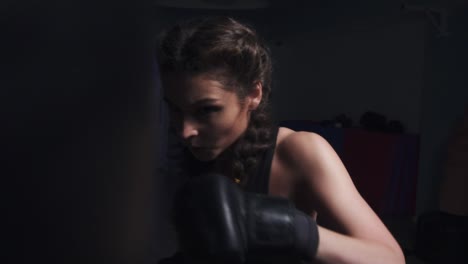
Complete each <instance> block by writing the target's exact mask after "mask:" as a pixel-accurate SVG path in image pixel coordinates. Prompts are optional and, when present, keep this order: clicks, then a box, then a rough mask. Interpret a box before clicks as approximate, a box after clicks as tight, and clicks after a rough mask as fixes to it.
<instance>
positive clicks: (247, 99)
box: [158, 17, 405, 264]
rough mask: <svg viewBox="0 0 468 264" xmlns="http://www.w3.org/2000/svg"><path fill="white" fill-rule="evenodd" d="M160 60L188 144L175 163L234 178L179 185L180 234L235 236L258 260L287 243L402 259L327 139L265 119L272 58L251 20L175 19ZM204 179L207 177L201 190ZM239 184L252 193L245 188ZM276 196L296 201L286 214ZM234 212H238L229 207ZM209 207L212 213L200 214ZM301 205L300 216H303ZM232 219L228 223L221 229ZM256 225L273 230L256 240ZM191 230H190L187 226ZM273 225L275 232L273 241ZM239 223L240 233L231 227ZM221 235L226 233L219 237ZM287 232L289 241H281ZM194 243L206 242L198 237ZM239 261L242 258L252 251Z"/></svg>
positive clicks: (300, 250) (344, 256)
mask: <svg viewBox="0 0 468 264" xmlns="http://www.w3.org/2000/svg"><path fill="white" fill-rule="evenodd" d="M158 61H159V67H160V71H161V76H162V84H163V88H164V92H165V100H166V101H167V103H168V106H169V108H170V120H171V125H172V128H173V129H174V131H176V132H177V135H178V136H179V138H180V139H181V142H182V144H183V145H184V147H185V150H186V153H185V154H186V155H185V157H184V160H185V163H184V164H183V165H182V169H184V170H185V171H186V173H187V174H190V175H192V176H193V177H194V178H197V176H198V175H203V174H207V173H210V174H211V175H212V176H211V178H224V179H229V182H231V183H232V185H235V186H234V187H232V186H230V185H229V184H228V183H224V182H221V183H219V182H218V183H214V184H213V183H209V182H198V183H196V184H195V185H194V186H196V188H198V190H199V192H198V193H202V194H201V195H206V196H205V197H202V198H200V196H198V197H196V194H194V193H197V191H195V192H193V188H192V189H191V190H192V191H189V192H188V193H190V195H193V196H192V197H191V196H190V195H188V194H187V192H186V196H185V199H186V200H185V203H186V204H188V203H189V202H190V203H191V202H193V203H195V204H196V206H195V207H193V206H192V207H190V206H189V208H188V207H185V209H183V210H181V211H182V213H180V212H179V216H180V215H181V214H182V215H183V218H185V219H186V221H187V222H190V223H191V224H190V225H188V226H189V227H188V228H187V226H185V227H183V226H181V225H178V226H179V227H181V228H180V229H179V232H180V233H181V237H182V239H188V240H191V241H189V242H187V241H185V242H186V243H185V244H191V245H189V246H188V248H190V247H191V246H192V248H197V246H200V245H202V244H204V243H205V245H208V246H206V250H207V251H210V252H213V251H216V250H217V249H213V247H221V246H220V245H222V244H223V243H227V242H224V241H230V243H231V242H232V241H234V242H232V243H231V244H229V245H227V246H226V247H228V248H229V247H230V248H233V247H236V246H232V244H236V243H237V242H236V241H238V240H242V241H243V242H242V243H241V244H242V245H241V246H239V247H238V248H236V250H237V251H236V250H234V251H235V252H241V253H242V254H243V255H244V254H245V255H246V256H248V255H249V253H250V252H261V253H259V254H257V255H260V257H259V258H258V259H262V258H263V257H264V259H265V260H266V259H268V255H269V254H270V255H274V254H275V253H276V252H282V250H281V249H282V247H285V248H286V247H287V248H288V250H285V252H286V251H288V252H289V253H291V252H292V255H296V256H300V257H299V259H300V261H306V262H309V263H312V262H313V263H360V264H362V263H404V262H405V259H404V256H403V254H402V250H401V249H400V247H399V245H398V243H397V242H396V241H395V239H394V238H393V237H392V235H391V234H390V232H389V231H388V230H387V228H386V227H385V225H384V224H383V223H382V222H381V220H380V219H379V218H378V216H377V215H376V214H375V213H374V212H373V211H372V209H371V208H370V207H369V206H368V204H367V203H366V202H365V201H364V200H363V198H362V197H361V196H360V194H359V192H358V190H356V188H355V186H354V184H353V182H352V180H351V178H350V176H349V174H348V172H347V170H346V168H345V167H344V165H343V163H342V162H341V160H340V159H339V157H338V156H337V154H336V153H335V151H334V150H333V148H332V147H331V146H330V145H329V144H328V143H327V141H326V140H324V139H323V138H322V137H321V136H319V135H317V134H315V133H310V132H296V131H293V130H291V129H288V128H285V127H276V126H273V125H272V123H271V122H270V119H269V103H270V102H269V99H270V93H271V73H272V63H271V58H270V55H269V51H268V48H267V47H266V46H265V45H264V43H263V42H262V41H261V39H260V38H259V37H258V36H257V34H256V33H255V31H254V30H253V29H252V28H250V27H248V26H246V25H244V24H241V23H239V22H238V21H236V20H234V19H232V18H226V17H216V18H207V19H198V20H191V21H186V22H183V23H180V24H178V25H176V26H174V27H172V28H170V29H169V30H167V31H166V32H165V33H164V34H163V35H162V37H161V40H160V43H159V46H158ZM213 176H214V177H213ZM200 178H203V177H200ZM205 178H206V177H205ZM205 186H211V187H206V188H208V189H206V190H203V188H205ZM210 188H211V189H210ZM236 188H238V189H239V190H241V191H239V190H237V189H236ZM235 189H236V190H235ZM195 190H197V189H195ZM217 190H221V191H222V192H225V193H227V195H225V196H223V195H222V194H220V191H217ZM244 192H245V193H249V194H252V193H254V194H258V195H257V196H255V195H254V196H255V197H254V198H252V199H251V198H245V197H247V196H245V195H246V194H244ZM187 195H188V196H187ZM209 195H212V196H209ZM210 197H211V198H210ZM233 197H234V198H233ZM239 197H240V198H239ZM248 197H251V196H248ZM275 198H281V199H284V200H287V201H289V202H290V203H291V204H294V206H295V208H296V209H295V211H294V210H293V211H291V210H290V209H287V210H286V211H287V212H286V213H284V214H283V212H284V210H283V209H284V208H289V207H288V206H286V207H285V206H284V204H281V202H278V201H279V200H275ZM258 199H260V200H261V201H267V202H266V204H268V206H266V207H267V208H266V209H265V208H260V207H261V206H260V207H259V206H258V204H259V203H257V202H256V201H258ZM246 201H248V202H246ZM252 201H255V202H252ZM271 201H272V202H271ZM197 202H198V203H197ZM208 203H211V205H206V204H208ZM239 204H240V205H239ZM245 204H248V205H245ZM252 204H255V206H254V207H252ZM260 204H265V203H263V202H262V203H260ZM205 205H206V206H205ZM187 206H188V205H187ZM249 206H250V207H249ZM247 207H248V208H250V209H252V210H253V211H255V212H249V210H250V209H248V208H247ZM264 207H265V206H264ZM276 207H278V208H279V209H276ZM197 208H198V209H197ZM216 208H221V209H219V211H220V212H222V213H220V214H223V216H222V217H219V218H218V216H217V215H218V214H211V213H210V210H212V211H213V210H218V209H216ZM233 208H234V209H233ZM246 208H247V209H246ZM203 210H205V211H204V212H201V213H200V212H199V211H203ZM288 210H289V211H288ZM226 212H227V213H226ZM263 212H266V213H263ZM236 213H239V214H241V215H242V217H237V216H236V217H232V215H235V214H236ZM206 215H210V216H211V215H216V217H210V218H207V219H208V220H207V219H204V220H200V221H198V220H197V219H199V218H200V217H202V218H203V217H204V216H205V217H206ZM226 215H228V216H226ZM253 215H255V216H253ZM259 215H260V216H259ZM272 215H273V217H271V216H272ZM304 215H307V219H305V220H300V219H302V218H301V217H302V216H304ZM247 216H248V217H247ZM275 216H277V217H276V218H275ZM252 217H253V218H255V221H257V222H258V223H261V226H257V227H256V228H257V229H256V230H252V228H251V225H250V224H246V223H242V221H244V220H245V221H247V220H248V219H252ZM262 217H263V218H262ZM213 218H216V219H213ZM259 218H262V219H260V220H259ZM273 218H274V219H273ZM239 219H241V220H239ZM275 219H277V220H278V219H281V220H278V221H279V222H278V221H277V222H275V221H276V220H275ZM284 219H286V220H284ZM291 219H292V220H291ZM283 220H284V221H285V222H288V223H285V222H284V221H283ZM182 221H184V220H182ZM204 221H205V222H206V221H213V222H210V223H209V224H206V223H205V222H204ZM222 221H224V222H225V223H218V222H222ZM233 221H234V222H235V224H232V223H233ZM236 221H238V222H236ZM249 221H250V220H249ZM282 221H283V222H282ZM301 221H302V222H301ZM272 222H275V223H272ZM204 223H205V224H204ZM179 224H180V218H179ZM219 225H221V226H222V227H219ZM241 225H242V226H243V227H242V228H238V226H241ZM291 225H293V227H291ZM176 226H177V224H176ZM233 226H235V228H237V229H235V231H233V232H227V235H226V233H223V232H224V231H223V230H225V228H226V227H227V229H230V228H233ZM285 226H286V228H284V230H289V231H286V232H291V233H292V234H291V235H289V234H287V235H286V238H284V239H282V238H281V236H283V235H284V234H282V233H281V232H282V231H278V230H283V229H281V228H282V227H285ZM259 228H263V229H262V230H263V231H261V232H264V233H266V234H265V237H268V239H270V240H271V241H269V242H268V243H269V244H268V243H266V244H265V243H263V244H262V245H261V246H259V244H261V243H260V242H258V241H253V240H255V239H253V238H252V234H251V233H249V232H257V231H258V229H259ZM189 229H192V230H189ZM193 230H195V231H193ZM196 230H202V231H200V232H199V233H196ZM190 232H195V233H196V234H197V236H196V238H195V237H194V236H192V237H190V235H186V234H187V233H190ZM261 232H260V233H261ZM278 232H280V233H281V234H279V237H280V238H279V240H282V241H273V240H274V239H275V238H274V237H275V236H276V235H278ZM205 233H207V234H210V235H204V234H205ZM221 233H222V234H221ZM239 233H246V235H242V236H240V237H237V238H232V237H229V236H236V234H239ZM218 235H219V236H220V237H221V236H228V237H221V238H220V239H217V238H216V236H218ZM246 237H247V238H248V239H245V238H246ZM288 239H290V240H291V239H292V240H291V241H293V242H292V243H293V244H294V245H287V243H288V242H285V241H286V240H288ZM194 240H197V241H194ZM207 241H208V242H207ZM294 241H295V242H294ZM297 241H301V242H297ZM270 242H271V243H270ZM281 243H285V244H284V245H283V244H281ZM182 244H184V241H182ZM197 244H198V245H197ZM270 244H271V245H272V246H271V247H269V245H270ZM280 244H281V245H280ZM236 245H237V244H236ZM226 247H225V248H226ZM259 247H261V248H262V249H263V250H260V251H259V250H258V248H259ZM200 248H201V250H200ZM256 249H257V250H256ZM197 250H198V251H203V250H204V249H203V246H200V247H198V248H197ZM188 251H190V250H188ZM221 251H222V250H221ZM224 252H226V251H224ZM199 253H200V252H199ZM201 253H203V252H201ZM262 255H263V256H262ZM302 256H303V257H302ZM172 260H174V258H172ZM241 261H247V262H248V261H249V257H244V256H243V257H242V258H241ZM255 262H256V263H258V262H257V261H255ZM284 263H292V262H290V261H289V262H288V261H287V260H286V262H284Z"/></svg>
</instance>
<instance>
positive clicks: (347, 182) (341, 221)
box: [165, 74, 405, 264]
mask: <svg viewBox="0 0 468 264" xmlns="http://www.w3.org/2000/svg"><path fill="white" fill-rule="evenodd" d="M165 86H166V87H168V89H167V93H166V94H167V96H166V100H167V101H168V103H169V105H170V108H171V118H172V119H173V120H174V121H175V123H174V125H175V126H176V128H178V131H179V133H180V136H181V138H182V139H183V141H184V143H185V144H186V145H187V146H188V147H189V149H190V150H191V151H192V153H193V154H194V156H195V157H196V158H198V159H200V160H204V161H206V160H213V159H215V158H216V157H219V156H221V155H223V151H224V150H225V149H226V148H228V147H229V146H230V145H231V144H232V143H233V142H234V141H235V140H236V139H237V138H238V137H239V136H240V135H242V133H243V132H244V131H245V129H246V128H247V124H248V120H249V116H250V112H251V111H253V110H255V108H256V107H257V106H258V104H259V103H260V101H261V98H262V87H261V84H257V85H256V86H255V89H254V91H253V92H252V93H251V94H249V95H247V97H246V98H245V99H243V100H239V98H238V97H237V95H236V94H235V93H233V92H230V91H228V90H226V89H225V87H224V86H223V85H222V84H221V83H220V82H218V81H216V80H214V79H212V78H210V76H209V75H207V74H201V75H197V76H185V77H180V76H178V78H175V76H173V78H169V80H167V81H166V82H165ZM180 95H184V96H180ZM206 99H210V100H206ZM276 143H277V147H276V149H275V153H274V156H273V161H272V168H271V173H270V182H269V195H272V196H281V197H286V198H288V199H291V200H292V201H294V203H295V204H296V206H297V208H298V209H300V210H301V211H303V212H305V213H307V214H309V215H310V216H311V217H313V218H315V219H316V220H317V222H318V224H319V237H320V243H319V247H318V251H317V255H316V259H315V260H314V263H360V264H363V263H405V258H404V255H403V253H402V250H401V248H400V246H399V245H398V243H397V242H396V240H395V239H394V238H393V236H392V235H391V233H390V232H389V231H388V229H387V228H386V227H385V225H384V224H383V223H382V222H381V220H380V219H379V217H378V216H377V215H376V214H375V213H374V212H373V210H372V209H371V208H370V207H369V205H368V204H367V203H366V202H365V201H364V199H363V198H362V197H361V195H360V194H359V192H358V191H357V189H356V187H355V186H354V184H353V182H352V180H351V177H350V176H349V174H348V172H347V170H346V168H345V167H344V165H343V163H342V162H341V160H340V158H339V157H338V155H337V154H336V152H335V151H334V150H333V148H332V147H331V146H330V144H329V143H328V142H327V141H326V140H325V139H323V138H322V137H321V136H319V135H318V134H315V133H310V132H296V131H293V130H291V129H288V128H284V127H281V128H280V129H279V132H278V137H277V142H276ZM197 146H202V147H205V149H197V148H196V147H197ZM222 167H223V166H222V164H221V165H220V168H222ZM221 172H222V171H221ZM226 173H228V172H226Z"/></svg>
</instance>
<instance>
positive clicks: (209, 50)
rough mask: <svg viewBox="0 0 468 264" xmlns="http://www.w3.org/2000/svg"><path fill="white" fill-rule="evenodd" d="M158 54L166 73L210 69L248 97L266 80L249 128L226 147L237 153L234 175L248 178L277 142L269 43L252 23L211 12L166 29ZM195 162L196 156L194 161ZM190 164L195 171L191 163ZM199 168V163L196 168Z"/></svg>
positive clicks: (241, 96)
mask: <svg viewBox="0 0 468 264" xmlns="http://www.w3.org/2000/svg"><path fill="white" fill-rule="evenodd" d="M157 58H158V63H159V70H160V72H161V76H162V79H164V76H165V75H166V74H168V73H183V74H189V75H192V74H193V75H195V74H200V73H209V74H212V75H213V76H215V78H216V79H217V80H218V81H220V82H221V83H223V85H224V87H226V89H228V90H230V91H233V92H235V93H236V94H237V95H238V97H239V99H244V98H245V96H246V95H247V94H249V92H251V91H252V89H254V87H255V84H256V83H258V82H260V83H261V84H262V89H263V90H262V93H263V97H262V101H261V103H260V105H259V106H258V108H257V109H255V110H254V111H252V112H251V115H250V120H249V124H248V127H247V130H246V131H245V133H244V134H243V135H242V136H241V137H240V138H239V139H238V140H237V141H236V142H235V143H234V144H233V146H231V147H230V148H229V150H228V151H232V153H233V154H234V155H233V156H234V160H233V162H232V163H231V164H232V168H231V169H232V171H233V176H234V177H235V178H237V179H239V180H240V181H241V183H246V181H247V179H248V176H249V175H252V174H253V173H255V170H256V169H257V165H258V157H259V156H258V155H259V154H261V153H262V152H263V151H264V150H265V149H266V148H268V147H269V146H270V144H272V143H273V142H272V140H273V139H272V136H271V135H272V133H271V132H272V130H271V122H270V113H269V107H268V106H269V99H270V94H271V72H272V62H271V57H270V54H269V49H268V48H267V47H266V46H265V45H264V43H263V41H262V40H261V39H260V38H259V36H258V35H257V33H256V32H255V31H254V29H253V28H251V27H249V26H247V25H245V24H242V23H240V22H238V21H236V20H234V19H232V18H228V17H212V18H204V19H194V20H189V21H185V22H182V23H179V24H177V25H175V26H173V27H172V28H170V29H168V30H167V31H164V32H163V33H162V35H161V36H160V39H159V43H158V47H157ZM240 101H242V100H240ZM196 163H197V162H195V161H193V158H192V162H191V163H190V164H192V165H193V164H196ZM198 165H199V164H198ZM195 167H197V166H195ZM190 169H191V171H194V168H193V166H192V168H190ZM200 170H202V169H201V167H200V166H198V170H195V171H198V172H199V171H200Z"/></svg>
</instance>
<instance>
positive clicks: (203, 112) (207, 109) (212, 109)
mask: <svg viewBox="0 0 468 264" xmlns="http://www.w3.org/2000/svg"><path fill="white" fill-rule="evenodd" d="M221 110H222V107H220V106H215V105H210V106H203V107H200V108H199V109H198V110H197V112H196V113H197V115H198V116H208V115H210V114H213V113H217V112H220V111H221Z"/></svg>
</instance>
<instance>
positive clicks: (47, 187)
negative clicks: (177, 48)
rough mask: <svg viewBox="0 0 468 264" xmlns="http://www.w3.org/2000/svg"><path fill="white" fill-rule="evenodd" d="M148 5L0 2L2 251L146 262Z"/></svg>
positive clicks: (26, 258) (150, 165) (18, 258)
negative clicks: (0, 39)
mask: <svg viewBox="0 0 468 264" xmlns="http://www.w3.org/2000/svg"><path fill="white" fill-rule="evenodd" d="M142 2H147V1H142ZM146 12H148V8H146V7H144V6H142V5H140V4H139V3H138V2H135V1H53V3H50V1H5V2H2V3H1V4H0V13H1V14H0V17H1V20H0V23H1V24H0V27H1V30H0V32H2V37H1V38H2V41H1V43H0V57H1V58H2V59H1V62H0V63H1V65H0V67H1V68H0V110H1V112H0V118H1V119H0V155H1V156H0V160H1V166H0V175H1V179H2V183H1V184H0V186H1V190H0V193H1V196H2V197H1V204H2V207H1V210H2V217H1V218H2V225H1V228H2V231H1V234H2V260H1V262H2V263H69V264H73V263H80V264H81V263H87V264H90V263H129V264H130V263H131V264H134V263H147V260H148V257H149V254H150V251H151V247H152V245H153V243H154V241H153V240H154V221H153V220H154V215H155V210H154V197H155V192H154V178H155V166H156V164H155V161H156V153H157V151H156V149H157V146H158V128H157V122H158V118H159V115H158V110H159V106H158V99H159V98H157V94H158V92H157V89H159V88H158V85H159V81H158V80H157V79H158V76H157V71H156V69H155V58H154V54H153V52H152V50H153V48H154V44H153V43H151V39H152V36H151V34H154V32H152V31H151V30H150V28H149V27H148V25H149V23H147V22H148V21H149V20H148V21H147V18H148V17H149V16H150V14H149V13H146Z"/></svg>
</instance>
